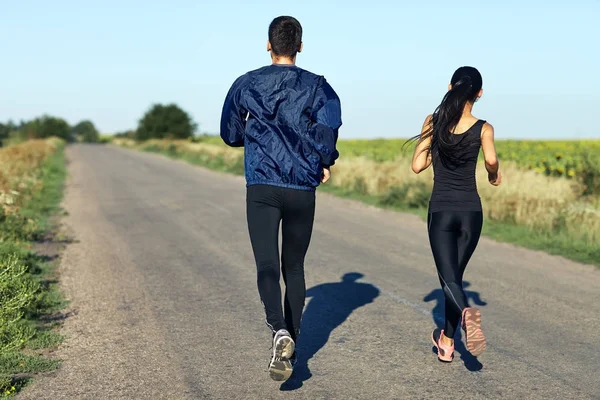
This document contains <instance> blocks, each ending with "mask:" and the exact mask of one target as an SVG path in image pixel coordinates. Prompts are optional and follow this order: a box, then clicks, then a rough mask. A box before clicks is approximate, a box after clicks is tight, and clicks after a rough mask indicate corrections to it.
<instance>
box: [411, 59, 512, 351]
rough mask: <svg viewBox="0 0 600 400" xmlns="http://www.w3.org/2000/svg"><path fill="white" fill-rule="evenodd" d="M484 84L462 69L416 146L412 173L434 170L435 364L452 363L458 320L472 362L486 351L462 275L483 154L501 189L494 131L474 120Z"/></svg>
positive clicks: (475, 234) (476, 228) (478, 216)
mask: <svg viewBox="0 0 600 400" xmlns="http://www.w3.org/2000/svg"><path fill="white" fill-rule="evenodd" d="M482 86H483V79H482V77H481V74H480V73H479V71H477V69H475V68H473V67H461V68H459V69H458V70H456V72H455V73H454V75H452V79H451V81H450V85H449V86H448V92H447V93H446V95H445V96H444V98H443V100H442V103H441V104H440V105H439V106H438V108H437V109H436V110H435V112H434V113H433V115H429V116H428V117H427V118H426V119H425V123H424V124H423V129H422V131H421V134H420V135H419V136H416V137H415V138H414V140H418V141H417V146H416V148H415V152H414V154H413V159H412V170H413V171H414V172H415V173H416V174H418V173H420V172H422V171H424V170H425V169H427V168H429V166H430V165H431V164H433V172H434V185H433V192H432V195H431V200H430V202H429V215H428V219H427V226H428V232H429V242H430V244H431V250H432V252H433V258H434V260H435V264H436V267H437V272H438V276H439V280H440V284H441V285H442V289H443V291H444V294H445V303H446V307H445V308H446V324H445V327H444V329H435V330H434V331H433V334H432V340H433V343H434V345H435V346H436V347H437V350H438V359H439V360H440V361H444V362H451V361H452V359H453V357H454V335H455V333H456V330H457V328H458V324H459V322H460V321H461V319H462V329H463V330H464V331H465V342H466V347H467V349H468V350H469V351H470V352H471V354H473V355H474V356H478V355H480V354H481V353H482V352H483V351H484V350H485V346H486V344H485V337H484V336H483V332H482V330H481V313H480V311H479V310H478V309H477V308H473V307H470V306H469V303H468V301H467V297H466V295H465V292H464V290H463V283H462V281H463V274H464V272H465V268H466V267H467V263H468V262H469V259H470V258H471V256H472V255H473V252H474V251H475V248H476V247H477V242H478V241H479V236H480V235H481V228H482V226H483V213H482V208H481V200H480V198H479V194H478V193H477V185H476V182H475V168H476V165H477V158H478V155H479V149H480V148H481V149H483V154H484V157H485V168H486V169H487V172H488V180H489V182H490V183H491V184H492V185H494V186H498V185H500V183H501V181H502V175H501V174H500V172H499V171H498V165H499V164H498V157H497V156H496V150H495V147H494V128H493V127H492V125H490V124H489V123H487V122H486V121H483V120H480V119H478V118H476V117H475V116H473V114H472V111H473V105H474V104H475V102H476V101H477V100H478V99H479V98H481V95H482V94H483V89H482Z"/></svg>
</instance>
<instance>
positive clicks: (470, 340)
mask: <svg viewBox="0 0 600 400" xmlns="http://www.w3.org/2000/svg"><path fill="white" fill-rule="evenodd" d="M463 329H464V331H465V343H466V346H467V350H469V352H470V353H471V354H472V355H474V356H475V357H477V356H479V355H480V354H481V353H483V352H484V351H485V348H486V343H485V336H483V331H482V330H481V312H480V311H479V310H478V309H476V308H467V309H465V311H464V315H463Z"/></svg>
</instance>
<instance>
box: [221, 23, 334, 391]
mask: <svg viewBox="0 0 600 400" xmlns="http://www.w3.org/2000/svg"><path fill="white" fill-rule="evenodd" d="M267 50H268V51H269V52H270V53H271V59H272V64H271V65H269V66H266V67H263V68H260V69H258V70H255V71H251V72H248V73H247V74H245V75H243V76H241V77H240V78H238V79H237V80H236V81H235V82H234V84H233V86H232V87H231V89H230V90H229V93H228V94H227V98H226V99H225V104H224V106H223V113H222V116H221V138H222V139H223V141H224V142H225V143H226V144H228V145H229V146H233V147H240V146H244V153H245V154H244V156H245V171H246V182H247V192H246V212H247V219H248V231H249V233H250V241H251V243H252V249H253V251H254V258H255V260H256V267H257V275H258V278H257V281H258V292H259V294H260V299H261V301H262V303H263V306H264V309H265V313H266V323H267V325H268V326H269V328H270V329H271V331H272V333H273V349H272V354H271V360H270V362H269V373H270V376H271V378H272V379H274V380H276V381H285V380H287V379H288V378H289V377H290V376H291V374H292V364H293V363H294V361H295V359H296V354H295V341H296V339H297V337H298V335H299V333H300V320H301V318H302V311H303V308H304V302H305V296H306V286H305V283H304V257H305V255H306V252H307V250H308V246H309V243H310V238H311V234H312V229H313V220H314V214H315V188H316V187H317V186H319V184H320V183H325V182H327V181H328V180H329V178H330V177H331V172H330V167H331V166H332V165H333V164H334V163H335V160H336V159H337V158H338V152H337V150H336V143H337V138H338V129H339V128H340V126H341V125H342V120H341V107H340V100H339V98H338V96H337V95H336V93H335V92H334V91H333V89H332V88H331V86H330V85H329V84H328V83H327V82H326V81H325V79H324V78H323V77H322V76H319V75H315V74H313V73H311V72H308V71H305V70H303V69H301V68H298V67H297V66H296V55H297V53H299V52H300V51H302V27H301V25H300V23H299V22H298V21H297V20H296V19H295V18H292V17H285V16H284V17H278V18H275V19H274V20H273V22H271V25H270V26H269V40H268V42H267ZM280 224H281V225H282V236H283V237H282V249H281V255H280V253H279V248H278V237H279V226H280ZM280 258H281V263H280ZM280 270H281V273H282V275H283V280H284V282H285V285H286V290H285V297H284V299H283V302H282V296H281V289H280V286H279V277H280ZM282 303H283V304H284V305H283V306H282Z"/></svg>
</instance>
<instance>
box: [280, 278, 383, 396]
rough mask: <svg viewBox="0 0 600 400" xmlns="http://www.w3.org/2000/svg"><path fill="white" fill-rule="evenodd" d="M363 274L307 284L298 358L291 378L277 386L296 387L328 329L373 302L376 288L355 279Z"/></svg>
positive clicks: (306, 374)
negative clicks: (308, 300)
mask: <svg viewBox="0 0 600 400" xmlns="http://www.w3.org/2000/svg"><path fill="white" fill-rule="evenodd" d="M363 277H364V275H363V274H361V273H358V272H351V273H348V274H345V275H344V276H342V280H341V282H332V283H324V284H321V285H317V286H315V287H312V288H310V289H309V290H308V291H307V292H306V297H312V299H311V300H310V302H309V303H308V305H307V306H306V309H305V310H304V314H303V316H302V326H301V334H300V336H299V338H298V344H297V347H296V349H297V352H298V353H297V354H298V362H297V363H296V365H295V367H294V373H293V375H292V376H291V378H290V379H289V380H288V381H287V382H285V383H284V384H283V385H281V388H280V390H284V391H288V390H296V389H299V388H300V387H302V385H303V383H304V381H307V380H309V379H310V378H311V377H312V374H311V372H310V368H309V366H308V362H309V361H310V359H311V358H312V357H313V356H314V355H315V354H317V352H318V351H319V350H321V349H322V348H323V346H325V344H326V343H327V341H328V340H329V336H330V335H331V332H333V330H334V329H335V328H337V327H338V326H340V325H341V324H342V323H343V322H344V321H346V319H347V318H348V317H349V316H350V314H352V312H353V311H354V310H356V309H358V308H360V307H362V306H364V305H366V304H369V303H372V302H373V301H374V300H375V299H376V298H377V296H379V289H377V288H376V287H375V286H373V285H371V284H370V283H363V282H357V280H359V279H361V278H363Z"/></svg>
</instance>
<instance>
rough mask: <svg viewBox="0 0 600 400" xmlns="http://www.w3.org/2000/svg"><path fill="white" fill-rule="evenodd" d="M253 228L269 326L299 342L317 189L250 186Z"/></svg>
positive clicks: (248, 198)
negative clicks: (315, 190) (305, 265)
mask: <svg viewBox="0 0 600 400" xmlns="http://www.w3.org/2000/svg"><path fill="white" fill-rule="evenodd" d="M246 211H247V217H248V231H249V233H250V241H251V243H252V249H253V251H254V258H255V260H256V267H257V271H258V277H257V281H258V292H259V294H260V299H261V301H262V303H263V306H264V307H265V313H266V317H267V325H269V327H270V328H271V330H273V331H275V332H276V331H278V330H280V329H287V330H288V331H289V332H290V334H291V335H292V338H293V339H294V340H295V339H296V336H297V334H298V333H299V332H300V321H301V319H302V311H303V309H304V301H305V298H306V285H305V283H304V257H305V255H306V252H307V250H308V245H309V244H310V237H311V234H312V228H313V221H314V216H315V192H314V191H305V190H296V189H288V188H282V187H277V186H269V185H253V186H249V187H248V189H247V196H246ZM280 223H281V225H282V228H281V231H282V236H283V237H282V246H281V247H282V249H281V272H282V273H283V281H284V282H285V286H286V290H285V299H284V302H283V303H284V304H285V314H284V310H283V309H282V301H281V288H280V286H279V276H280V273H279V271H280V262H279V240H278V239H279V224H280Z"/></svg>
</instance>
